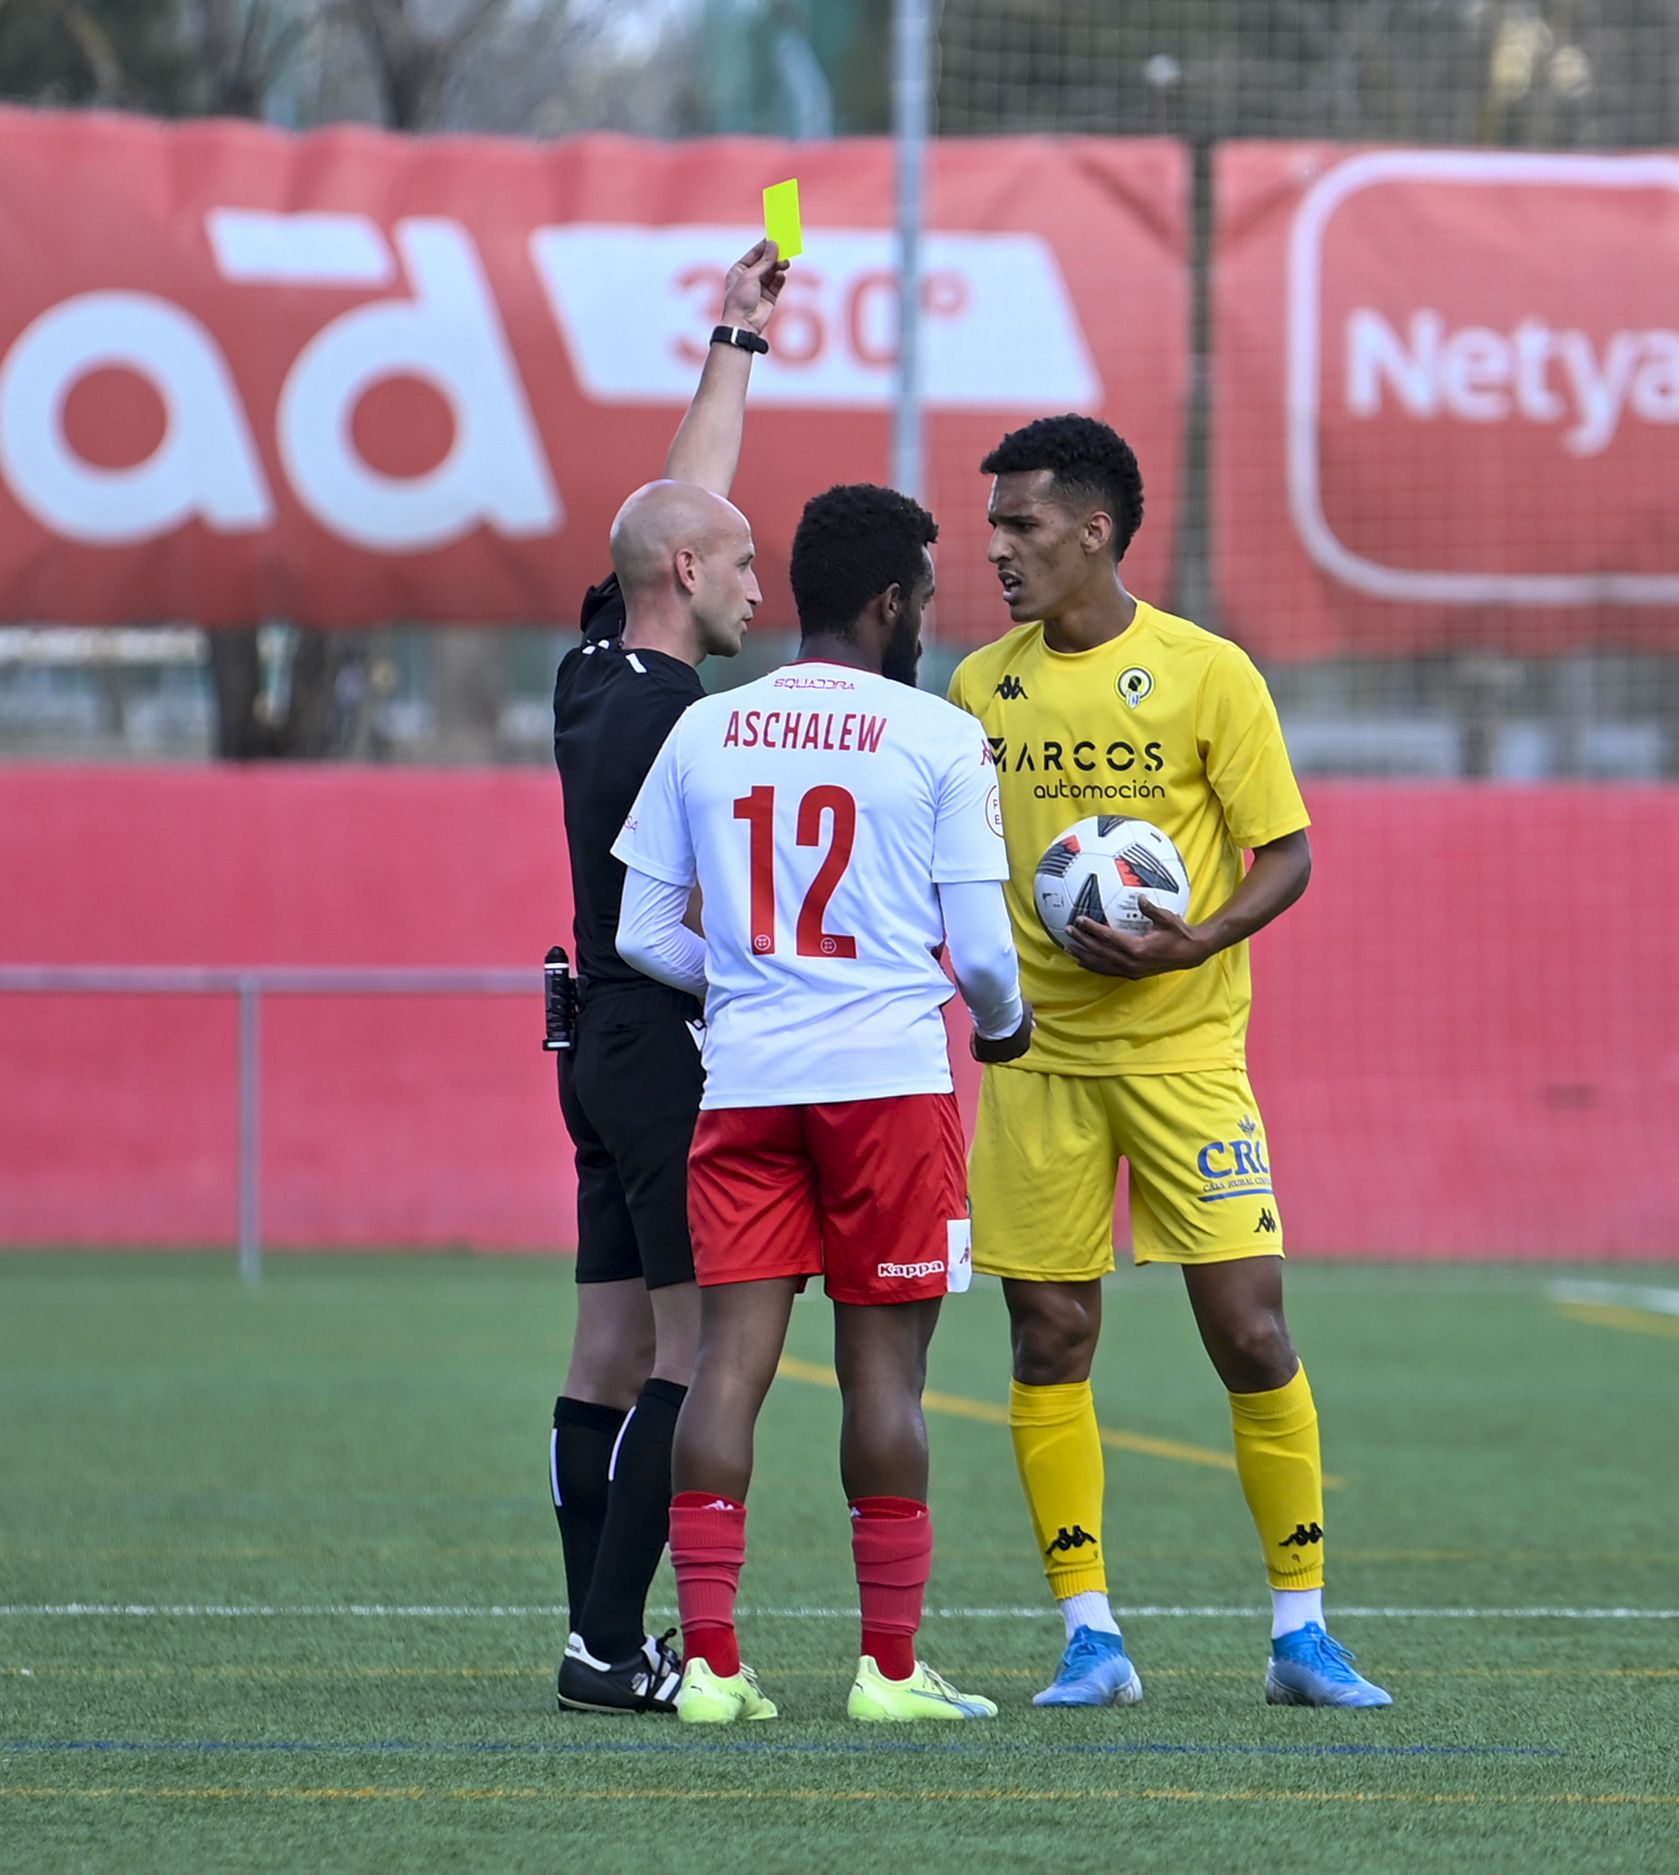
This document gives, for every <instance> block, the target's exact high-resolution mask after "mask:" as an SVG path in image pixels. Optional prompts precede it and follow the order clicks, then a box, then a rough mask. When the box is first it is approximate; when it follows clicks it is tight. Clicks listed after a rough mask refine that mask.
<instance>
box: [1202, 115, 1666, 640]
mask: <svg viewBox="0 0 1679 1875" xmlns="http://www.w3.org/2000/svg"><path fill="white" fill-rule="evenodd" d="M1215 187H1216V199H1217V220H1216V230H1215V245H1214V269H1213V316H1214V342H1213V352H1214V402H1213V416H1214V443H1213V449H1214V473H1213V518H1214V531H1215V541H1216V546H1215V554H1216V576H1217V582H1218V588H1219V592H1220V597H1221V616H1222V618H1223V620H1224V621H1225V624H1226V625H1227V626H1228V627H1229V628H1230V629H1231V630H1233V631H1234V632H1235V633H1236V634H1237V635H1238V636H1240V637H1241V638H1242V639H1243V641H1244V642H1245V643H1246V644H1248V646H1249V647H1250V648H1251V649H1252V650H1254V651H1255V652H1256V653H1257V654H1258V655H1260V656H1261V657H1265V658H1290V657H1294V658H1299V657H1315V656H1326V655H1328V656H1334V655H1347V654H1361V653H1373V654H1383V653H1404V652H1411V651H1423V650H1432V649H1438V648H1443V647H1445V646H1448V645H1454V644H1460V643H1463V642H1465V641H1466V640H1468V641H1471V642H1474V641H1480V642H1498V643H1502V644H1507V645H1514V646H1515V647H1517V648H1520V649H1522V650H1524V651H1539V652H1545V651H1557V650H1564V649H1567V648H1569V647H1572V646H1577V645H1579V644H1582V643H1585V642H1588V641H1604V642H1612V643H1615V644H1619V645H1623V646H1629V647H1651V648H1654V647H1658V646H1661V647H1672V646H1674V645H1675V644H1679V526H1676V525H1675V524H1674V521H1673V488H1674V485H1675V478H1676V476H1679V315H1676V314H1675V310H1674V309H1675V307H1676V306H1679V156H1671V155H1643V156H1615V157H1602V156H1550V155H1535V154H1525V153H1523V154H1511V153H1471V152H1457V151H1411V150H1354V149H1346V148H1342V147H1337V146H1332V145H1325V144H1318V145H1286V144H1241V143H1238V144H1226V145H1224V146H1223V147H1222V148H1221V149H1220V150H1219V151H1218V154H1217V157H1216V169H1215ZM1513 617H1514V618H1515V619H1516V620H1517V621H1518V622H1517V623H1516V624H1515V625H1514V626H1513V625H1512V618H1513Z"/></svg>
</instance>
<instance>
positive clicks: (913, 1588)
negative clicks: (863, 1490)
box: [851, 1497, 933, 1680]
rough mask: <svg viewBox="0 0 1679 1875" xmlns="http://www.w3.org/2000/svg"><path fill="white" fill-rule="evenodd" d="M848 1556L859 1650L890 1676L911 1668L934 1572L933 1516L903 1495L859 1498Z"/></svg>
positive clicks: (903, 1676)
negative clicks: (853, 1568) (858, 1614)
mask: <svg viewBox="0 0 1679 1875" xmlns="http://www.w3.org/2000/svg"><path fill="white" fill-rule="evenodd" d="M851 1554H852V1558H853V1560H854V1561H855V1563H856V1565H857V1594H858V1599H859V1601H860V1602H861V1604H862V1610H863V1652H864V1653H865V1654H872V1655H873V1656H874V1663H875V1665H876V1666H877V1667H879V1668H880V1670H881V1672H882V1673H883V1674H884V1675H885V1676H886V1678H887V1679H889V1680H907V1679H908V1678H909V1677H910V1676H911V1675H912V1674H913V1673H914V1672H915V1634H916V1630H917V1629H918V1628H919V1627H920V1626H921V1604H922V1602H923V1600H924V1599H925V1596H926V1591H927V1578H928V1576H930V1575H931V1574H932V1572H933V1519H932V1517H931V1516H930V1515H929V1514H928V1511H927V1506H926V1505H925V1504H918V1503H917V1502H916V1501H915V1499H914V1498H908V1497H860V1498H858V1499H857V1500H856V1501H855V1502H854V1503H853V1504H852V1506H851Z"/></svg>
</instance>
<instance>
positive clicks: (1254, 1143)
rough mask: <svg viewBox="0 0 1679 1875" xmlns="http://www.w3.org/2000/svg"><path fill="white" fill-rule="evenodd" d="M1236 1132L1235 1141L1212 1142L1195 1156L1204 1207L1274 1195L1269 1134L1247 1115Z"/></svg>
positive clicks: (1221, 1140)
mask: <svg viewBox="0 0 1679 1875" xmlns="http://www.w3.org/2000/svg"><path fill="white" fill-rule="evenodd" d="M1233 1130H1234V1132H1235V1134H1236V1137H1235V1138H1234V1139H1210V1140H1208V1141H1207V1143H1206V1145H1204V1146H1203V1147H1202V1148H1201V1150H1200V1151H1199V1152H1198V1153H1197V1154H1196V1155H1195V1169H1196V1170H1197V1171H1198V1172H1199V1173H1200V1174H1201V1193H1200V1198H1201V1202H1202V1203H1203V1204H1217V1203H1218V1202H1219V1201H1220V1200H1221V1199H1225V1198H1268V1197H1270V1196H1271V1165H1270V1161H1269V1160H1268V1159H1267V1158H1266V1156H1265V1135H1264V1134H1263V1133H1262V1132H1261V1131H1260V1130H1259V1122H1258V1121H1257V1120H1256V1119H1255V1118H1254V1117H1253V1115H1252V1114H1251V1113H1247V1114H1244V1115H1243V1116H1242V1118H1241V1119H1240V1120H1239V1121H1238V1122H1237V1124H1236V1126H1235V1128H1234V1129H1233Z"/></svg>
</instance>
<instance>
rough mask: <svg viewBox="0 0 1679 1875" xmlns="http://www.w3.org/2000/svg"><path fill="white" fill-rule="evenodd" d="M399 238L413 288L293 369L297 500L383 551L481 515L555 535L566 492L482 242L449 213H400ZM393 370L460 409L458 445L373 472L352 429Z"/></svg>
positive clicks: (285, 451)
mask: <svg viewBox="0 0 1679 1875" xmlns="http://www.w3.org/2000/svg"><path fill="white" fill-rule="evenodd" d="M396 244H397V247H398V249H399V251H400V252H401V254H402V258H403V263H404V265H405V267H406V269H407V273H408V278H409V281H410V284H411V285H412V287H413V298H412V299H400V300H399V299H387V300H375V301H374V302H373V303H372V304H371V305H367V306H357V307H355V308H353V309H352V310H351V311H349V312H346V313H340V314H339V316H338V317H337V318H336V319H334V320H333V321H332V322H331V323H330V324H329V325H328V326H326V327H325V329H324V330H322V331H320V332H317V333H316V335H315V336H314V338H312V339H311V340H310V341H309V343H308V344H307V345H306V346H305V347H304V348H303V351H302V354H301V355H300V356H299V358H298V360H297V363H296V364H295V365H294V366H293V367H292V369H291V372H290V373H289V375H288V376H287V378H286V384H285V389H284V390H283V391H282V392H281V394H280V408H279V412H278V419H277V428H278V435H279V443H280V453H281V457H282V458H283V460H284V462H285V465H286V474H287V476H288V477H289V478H290V480H291V483H292V486H293V487H294V488H295V489H296V490H297V495H298V499H299V500H300V501H301V502H302V503H303V505H304V506H305V507H306V508H308V510H309V511H310V513H311V514H313V515H314V517H315V518H316V520H318V521H319V522H321V524H322V525H323V526H325V527H330V528H331V529H332V530H333V531H334V532H335V533H338V534H341V535H342V536H343V537H344V538H345V539H346V540H353V541H355V542H356V544H357V545H358V546H362V547H372V548H374V549H377V550H380V551H383V552H386V553H392V552H403V551H412V550H414V549H416V548H422V547H441V546H444V545H446V544H447V543H448V542H449V541H451V540H457V539H459V537H460V536H461V535H462V534H465V533H468V532H470V530H471V529H472V528H474V527H476V526H478V525H479V523H480V522H483V523H487V524H488V525H489V526H491V527H494V528H496V529H497V530H498V531H499V532H500V533H502V534H505V535H507V536H508V537H509V538H511V539H521V538H526V537H528V536H531V535H539V534H548V533H552V532H553V530H554V529H555V528H556V527H558V526H559V524H560V519H561V509H560V503H559V497H558V495H557V494H556V492H555V490H554V486H553V482H552V480H551V479H550V477H549V474H548V465H547V463H546V461H545V460H544V458H543V454H542V445H541V442H540V441H539V439H538V437H537V433H536V424H535V421H534V419H533V418H532V416H531V412H530V406H529V404H528V403H527V402H526V401H525V392H524V386H523V385H522V383H521V382H520V379H519V371H518V366H517V365H516V364H515V363H514V360H513V352H512V348H511V347H510V346H509V344H508V342H507V334H506V332H505V330H504V329H503V327H502V323H501V319H500V316H499V314H498V313H497V311H496V305H495V300H494V298H493V297H492V296H491V293H490V288H489V283H488V281H487V280H486V279H485V278H484V271H483V267H482V265H481V264H480V262H479V259H478V254H477V250H476V249H475V248H474V247H473V245H472V243H471V241H470V240H469V239H468V238H467V235H466V233H465V231H464V230H463V229H462V228H461V227H460V226H459V225H458V224H457V223H455V222H452V221H431V220H414V221H402V222H398V223H397V225H396ZM244 277H245V278H247V279H249V278H252V277H253V276H251V275H249V274H247V275H245V276H244ZM285 277H286V278H288V279H291V278H295V277H296V276H295V275H294V274H289V273H288V274H287V275H286V276H285ZM315 278H316V279H321V278H322V276H320V275H316V276H315ZM397 376H402V377H413V378H420V379H423V380H424V381H425V382H427V383H429V384H430V385H432V386H433V387H434V388H435V389H436V390H438V391H439V392H441V393H442V395H443V396H444V398H446V399H447V401H448V404H449V407H450V409H451V411H452V412H453V415H454V420H455V439H454V442H453V444H452V445H451V447H450V449H449V453H448V454H447V455H446V456H445V457H444V458H443V460H442V461H441V462H440V463H438V464H437V466H436V467H435V468H433V469H429V470H427V471H426V473H425V474H423V475H406V476H394V475H386V474H384V473H382V472H381V471H379V470H377V469H375V468H373V467H372V466H371V465H370V464H369V463H368V462H367V461H366V459H365V458H364V457H363V456H362V455H361V453H360V451H359V450H357V448H356V446H355V442H354V439H353V437H352V434H351V428H350V419H351V417H352V415H353V413H354V411H355V408H356V405H357V404H358V403H359V402H360V401H361V399H362V397H363V396H365V395H366V393H367V392H368V391H369V390H371V389H372V387H373V386H374V385H375V384H377V383H379V382H380V380H381V379H385V378H390V377H397Z"/></svg>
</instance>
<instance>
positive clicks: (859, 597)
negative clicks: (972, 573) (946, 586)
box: [789, 482, 939, 638]
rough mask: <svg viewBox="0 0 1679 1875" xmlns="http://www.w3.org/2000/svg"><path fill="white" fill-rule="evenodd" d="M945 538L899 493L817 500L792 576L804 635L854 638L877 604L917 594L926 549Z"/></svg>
mask: <svg viewBox="0 0 1679 1875" xmlns="http://www.w3.org/2000/svg"><path fill="white" fill-rule="evenodd" d="M938 537H939V529H938V523H937V522H936V521H935V520H934V519H933V517H932V516H931V515H930V514H929V513H928V512H927V510H926V509H925V508H923V507H922V506H921V504H920V503H919V502H917V501H911V500H910V498H909V496H908V495H900V494H899V493H898V491H897V490H896V489H895V488H878V487H876V486H875V484H874V483H872V482H845V483H841V484H840V485H839V486H838V487H836V488H830V489H829V490H828V491H827V492H826V493H825V494H821V495H812V496H811V498H810V500H809V501H807V502H806V503H805V508H804V513H803V514H802V515H800V516H799V525H798V527H797V529H796V530H795V532H794V534H793V559H792V565H791V567H790V569H789V570H790V573H791V576H792V582H793V603H794V604H795V605H796V606H797V607H798V609H799V629H800V631H801V632H803V633H804V635H805V636H806V637H807V638H808V637H811V636H813V635H814V634H816V633H818V632H831V633H833V634H835V635H836V636H838V637H841V638H848V637H850V636H851V634H852V631H853V629H854V627H855V626H856V623H857V619H858V617H859V615H860V614H861V613H862V611H863V608H864V607H865V606H866V605H867V604H868V603H869V601H870V600H871V599H873V598H876V597H877V596H878V595H879V594H881V593H883V592H885V590H886V589H887V587H888V586H893V585H896V586H901V587H902V588H903V590H904V591H905V592H906V593H907V592H908V591H909V590H910V588H911V587H912V586H913V585H914V584H915V582H916V581H917V580H918V579H919V578H920V577H921V572H922V561H921V549H922V548H923V547H930V546H932V544H933V542H934V541H935V540H937V539H938Z"/></svg>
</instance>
